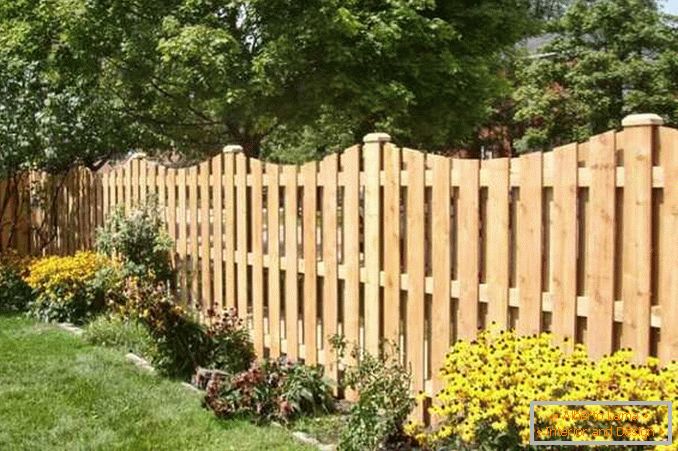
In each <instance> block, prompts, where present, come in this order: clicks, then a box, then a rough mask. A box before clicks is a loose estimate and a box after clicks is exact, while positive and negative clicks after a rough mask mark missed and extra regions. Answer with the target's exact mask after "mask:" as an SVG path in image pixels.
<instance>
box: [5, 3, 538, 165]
mask: <svg viewBox="0 0 678 451" xmlns="http://www.w3.org/2000/svg"><path fill="white" fill-rule="evenodd" d="M529 8H530V2H528V1H527V0H480V1H478V0H475V1H472V0H450V1H434V0H414V1H413V0H389V1H386V2H384V1H375V0H309V1H304V2H299V1H295V0H146V1H144V2H139V1H138V0H88V1H84V0H22V1H20V2H13V1H12V2H10V1H9V0H2V1H0V30H2V32H3V34H5V35H6V36H9V37H8V38H0V53H3V52H5V53H9V54H12V55H13V56H14V57H19V58H22V59H23V60H25V61H29V62H35V61H38V62H40V63H41V70H43V71H44V74H46V76H47V77H48V78H50V80H52V81H53V82H54V83H56V84H57V85H59V87H60V88H64V87H79V88H82V90H83V91H80V92H79V94H81V95H82V96H81V97H79V98H82V99H89V100H87V101H86V102H85V103H84V104H83V108H84V105H85V104H89V101H96V102H98V103H99V105H100V106H98V107H96V108H95V109H96V111H93V112H91V113H92V115H91V116H89V117H92V118H98V119H101V120H103V121H104V123H103V126H102V130H103V131H102V133H97V134H98V135H106V134H107V132H106V130H109V129H111V128H110V125H111V124H107V123H106V121H111V120H113V119H114V118H115V119H116V121H117V122H118V124H117V129H118V130H120V131H121V132H127V131H129V136H131V137H134V138H135V139H132V140H128V141H129V142H131V143H136V144H135V145H138V146H141V147H144V148H145V149H146V150H147V151H155V150H173V151H176V150H178V151H180V152H183V153H185V154H190V153H192V152H196V151H197V152H198V153H204V152H213V151H216V150H217V149H219V148H220V147H221V146H223V145H224V144H226V143H237V144H241V145H243V147H244V148H245V150H246V151H247V152H248V153H249V154H251V155H259V154H260V153H261V152H262V151H263V152H264V153H267V154H268V155H270V156H271V157H276V156H277V157H278V158H282V159H287V160H289V159H295V158H294V157H295V155H294V154H295V153H296V154H299V152H291V155H290V151H289V148H290V146H291V145H294V144H295V143H299V142H302V144H304V143H306V141H307V140H306V139H305V138H304V137H311V138H313V139H311V142H314V144H313V146H312V147H315V148H316V149H317V148H320V149H323V148H327V146H328V144H333V143H334V142H335V141H349V140H350V141H355V140H357V139H359V138H360V137H361V136H362V134H364V133H367V132H369V131H374V130H375V129H381V130H386V131H389V132H390V133H392V134H393V135H394V136H395V137H396V139H397V140H398V141H399V142H401V143H403V144H408V145H412V146H418V147H425V148H428V149H438V148H442V147H447V146H450V145H459V144H463V143H464V142H466V141H467V140H468V139H469V138H470V137H471V136H472V135H473V131H474V129H475V127H476V126H477V124H478V123H479V122H480V121H481V120H482V119H483V118H484V117H485V116H486V115H487V114H488V105H489V104H490V101H491V99H492V98H493V97H494V96H496V95H497V93H499V92H502V89H504V85H503V82H502V79H501V77H500V74H499V71H498V68H499V66H500V55H501V52H502V51H503V50H505V49H508V48H510V47H512V46H513V45H514V44H515V43H516V42H517V41H518V40H520V39H521V38H523V37H524V36H525V35H526V34H528V33H529V30H531V29H532V27H533V19H532V16H530V14H529ZM93 108H94V107H93ZM101 111H104V112H106V113H107V114H104V115H97V114H95V113H96V112H101ZM118 118H119V119H120V120H118ZM88 127H89V128H91V129H93V130H99V128H98V127H97V124H96V123H88ZM314 151H315V150H314V149H313V148H309V147H308V146H307V147H306V148H305V149H304V150H303V152H301V154H303V153H304V152H307V153H310V154H312V153H313V152H314Z"/></svg>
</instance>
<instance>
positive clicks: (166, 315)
mask: <svg viewBox="0 0 678 451" xmlns="http://www.w3.org/2000/svg"><path fill="white" fill-rule="evenodd" d="M122 298H124V299H125V300H126V302H125V304H123V305H118V306H117V311H118V313H120V314H121V315H122V316H123V317H125V318H129V319H133V320H137V321H140V322H141V323H143V324H144V325H145V326H146V327H148V330H149V332H150V334H151V336H152V337H153V340H154V342H155V349H156V353H155V355H154V356H153V357H152V359H151V360H152V361H153V364H154V365H155V366H156V368H158V370H159V371H160V372H162V373H164V374H166V375H168V376H172V377H180V378H183V379H188V378H189V377H190V376H191V375H192V374H193V373H194V371H195V369H196V368H197V367H198V366H204V365H205V364H206V362H208V361H209V357H210V355H211V341H210V339H209V338H208V336H207V333H206V331H205V328H204V326H202V325H201V324H200V323H199V322H198V321H197V320H196V319H195V318H193V317H192V316H191V315H189V314H188V312H187V311H186V310H184V309H183V308H182V307H181V306H179V305H177V304H176V303H175V302H174V300H173V298H172V296H171V294H170V292H169V291H168V290H167V288H166V287H164V286H162V285H155V284H153V283H152V282H151V281H148V280H144V279H139V278H136V277H130V278H129V279H128V280H127V281H126V287H125V290H124V292H123V296H122Z"/></svg>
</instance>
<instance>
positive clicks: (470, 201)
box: [455, 160, 480, 339]
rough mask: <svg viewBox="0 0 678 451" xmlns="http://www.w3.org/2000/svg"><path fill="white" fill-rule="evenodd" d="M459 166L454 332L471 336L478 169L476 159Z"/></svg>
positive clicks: (475, 288)
mask: <svg viewBox="0 0 678 451" xmlns="http://www.w3.org/2000/svg"><path fill="white" fill-rule="evenodd" d="M455 165H458V166H459V174H460V185H459V209H458V211H459V231H458V234H459V235H458V236H459V246H458V252H459V255H458V257H457V261H458V262H460V263H459V269H458V274H459V286H460V294H459V312H458V319H457V320H458V323H457V336H458V337H459V338H465V339H473V338H474V337H475V335H476V332H477V329H478V310H479V305H478V301H479V299H478V295H479V288H478V284H479V278H478V274H479V272H480V261H479V260H480V256H479V253H480V245H479V233H480V231H479V227H480V214H479V208H480V193H479V185H480V170H479V164H478V161H477V160H459V161H455Z"/></svg>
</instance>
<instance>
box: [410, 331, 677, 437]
mask: <svg viewBox="0 0 678 451" xmlns="http://www.w3.org/2000/svg"><path fill="white" fill-rule="evenodd" d="M440 375H441V377H442V378H443V380H444V381H445V386H444V387H443V389H442V390H441V391H440V392H439V393H438V394H436V396H435V399H434V400H433V407H432V408H431V409H430V412H431V414H432V415H434V416H435V418H436V419H437V422H436V426H435V427H434V428H431V429H429V430H425V429H423V427H421V425H418V427H417V425H415V426H414V427H412V430H411V431H408V432H409V433H410V434H412V435H413V436H415V437H416V438H417V440H418V441H419V442H420V443H421V444H422V445H424V446H426V447H427V449H445V448H451V447H453V448H454V449H461V450H471V449H474V450H475V449H487V450H504V449H513V450H522V449H524V450H527V449H533V447H532V446H530V403H531V402H532V401H547V400H548V401H581V400H600V401H603V400H614V401H623V400H674V399H678V364H677V363H675V362H673V363H671V364H669V365H668V366H667V367H666V368H662V367H661V366H660V365H659V360H658V359H656V358H648V359H647V361H646V363H644V364H637V363H634V362H633V353H632V352H630V351H629V350H620V351H617V352H615V353H614V354H612V355H607V356H604V357H603V358H601V359H600V360H598V361H594V360H592V359H591V358H589V356H588V354H587V352H586V348H585V347H584V346H583V345H576V346H575V347H574V350H573V351H572V352H569V353H568V352H565V351H563V350H562V349H560V348H559V347H556V346H554V345H553V338H552V336H551V335H550V334H540V335H532V336H518V335H516V333H515V332H514V331H501V332H500V331H497V330H493V329H490V330H485V331H483V332H482V333H480V334H479V335H478V338H477V339H476V340H474V341H472V342H469V341H464V340H460V341H458V342H457V343H456V344H455V345H454V346H453V347H452V349H451V350H450V352H449V353H448V354H447V356H446V358H445V363H444V366H443V368H442V369H441V373H440ZM568 411H569V414H570V415H571V414H574V413H578V414H580V415H581V412H585V415H581V416H580V419H576V418H575V417H574V416H570V417H569V418H568ZM601 412H602V413H604V414H605V415H611V416H613V417H615V416H616V417H617V418H618V419H615V420H609V419H605V420H603V421H601V420H600V419H599V418H597V417H596V415H597V414H598V415H599V414H600V413H601ZM632 414H636V415H637V416H638V417H639V418H642V420H639V421H638V422H636V421H626V420H624V418H625V415H626V418H628V416H629V415H632ZM677 414H678V406H676V405H675V404H674V406H673V417H672V421H673V426H672V427H673V430H674V431H675V430H676V428H678V418H677ZM554 418H555V419H554ZM668 422H669V412H668V409H665V408H663V409H662V408H656V406H655V407H653V408H651V409H647V408H646V407H644V406H614V407H612V406H610V407H607V408H605V409H601V406H592V405H588V406H572V407H564V406H548V407H546V406H544V407H540V408H538V409H535V410H534V425H535V430H534V432H535V434H536V435H535V437H536V438H537V440H545V439H546V438H539V435H540V430H541V431H543V430H544V429H545V428H546V427H552V428H556V429H559V430H567V429H571V430H574V429H580V430H581V431H582V432H583V433H582V434H581V435H580V434H577V437H576V438H577V439H578V440H596V439H600V438H603V437H602V436H601V435H597V434H596V433H595V431H600V430H603V429H606V428H610V427H613V428H615V429H613V430H617V429H616V428H628V427H631V428H633V429H635V428H637V427H638V425H639V423H641V424H642V426H643V428H652V429H653V430H654V432H655V434H656V436H655V437H654V438H651V439H648V440H661V439H665V438H666V437H667V433H668V431H667V429H668ZM408 429H409V428H408ZM591 431H594V432H591ZM659 437H661V439H660V438H659ZM674 437H675V434H674ZM547 438H548V437H547ZM571 438H572V437H562V436H561V437H555V438H553V440H558V439H561V440H562V439H571ZM626 439H627V440H638V439H639V436H637V435H636V436H635V437H634V435H631V436H630V437H627V438H626ZM605 440H611V438H605ZM601 443H603V442H601ZM659 448H662V449H664V447H658V448H657V449H659ZM674 448H678V443H674ZM670 449H673V448H670Z"/></svg>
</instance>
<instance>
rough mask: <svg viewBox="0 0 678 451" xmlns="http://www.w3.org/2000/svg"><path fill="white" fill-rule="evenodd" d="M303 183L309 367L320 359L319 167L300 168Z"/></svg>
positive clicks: (306, 352) (305, 307) (306, 340)
mask: <svg viewBox="0 0 678 451" xmlns="http://www.w3.org/2000/svg"><path fill="white" fill-rule="evenodd" d="M301 176H302V178H303V184H304V200H303V232H304V233H303V238H302V240H303V246H304V248H303V249H304V298H303V301H302V303H303V312H304V316H303V318H304V349H305V355H304V361H305V362H306V363H307V364H309V365H315V364H316V363H317V362H318V356H317V327H316V324H317V318H318V299H317V293H318V286H317V281H318V279H317V274H318V269H317V238H316V234H317V230H316V229H317V224H316V210H317V194H316V193H317V181H316V180H317V165H316V163H315V162H311V163H306V164H305V165H303V166H302V167H301Z"/></svg>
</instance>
